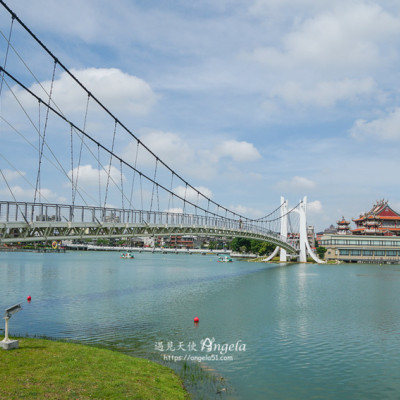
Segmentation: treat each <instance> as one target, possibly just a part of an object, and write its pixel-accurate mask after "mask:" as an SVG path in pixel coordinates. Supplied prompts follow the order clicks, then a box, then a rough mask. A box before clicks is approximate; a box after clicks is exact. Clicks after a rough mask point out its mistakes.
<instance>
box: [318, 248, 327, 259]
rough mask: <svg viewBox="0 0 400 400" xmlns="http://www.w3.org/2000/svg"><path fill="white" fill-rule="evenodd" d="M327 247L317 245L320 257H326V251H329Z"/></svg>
mask: <svg viewBox="0 0 400 400" xmlns="http://www.w3.org/2000/svg"><path fill="white" fill-rule="evenodd" d="M327 250H328V249H327V248H325V247H317V254H318V257H319V258H320V259H321V260H323V259H324V258H325V253H326V252H327Z"/></svg>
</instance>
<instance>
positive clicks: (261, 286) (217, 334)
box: [0, 252, 400, 400]
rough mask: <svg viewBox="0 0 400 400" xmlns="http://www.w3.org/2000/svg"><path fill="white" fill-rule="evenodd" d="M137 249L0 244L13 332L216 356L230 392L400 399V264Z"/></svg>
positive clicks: (156, 354)
mask: <svg viewBox="0 0 400 400" xmlns="http://www.w3.org/2000/svg"><path fill="white" fill-rule="evenodd" d="M135 256H136V258H135V259H134V260H123V259H120V258H119V253H112V252H71V253H66V254H39V253H0V310H1V309H5V308H6V307H8V306H11V305H13V304H15V303H19V302H22V305H23V308H24V309H23V310H22V311H21V312H19V313H17V314H15V315H14V316H13V317H12V319H11V320H10V333H11V334H12V333H18V334H30V335H47V336H55V337H62V338H70V339H74V340H79V341H81V342H85V343H101V344H105V345H107V346H109V347H111V348H115V349H118V350H120V351H124V352H126V353H128V354H133V355H139V356H147V357H152V358H155V359H160V360H162V359H163V358H166V357H172V356H174V357H182V358H183V357H187V358H192V359H193V358H195V357H203V358H205V357H207V358H208V359H207V360H204V364H205V365H206V366H207V367H210V368H211V369H213V370H215V371H216V372H217V373H219V374H221V375H223V376H224V377H225V378H226V379H227V380H228V381H229V383H230V386H231V389H230V391H229V393H228V394H227V395H225V396H224V398H231V399H272V400H275V399H285V400H286V399H307V400H308V399H349V400H350V399H352V400H353V399H399V398H400V379H399V378H400V355H399V354H400V266H378V265H356V264H354V265H339V266H318V265H300V264H295V265H286V266H277V265H272V264H260V263H248V262H244V261H237V260H235V261H234V262H233V263H217V262H216V260H217V258H216V257H215V256H200V255H175V254H168V255H167V254H165V255H163V254H145V253H140V254H139V253H136V254H135ZM28 295H31V296H32V302H31V303H30V304H28V303H27V302H26V297H27V296H28ZM195 316H198V317H199V318H200V323H199V324H197V325H196V324H194V323H193V318H194V317H195ZM203 341H205V342H204V343H203ZM212 341H214V342H213V344H214V346H217V347H216V348H214V349H210V347H209V346H206V344H210V343H211V342H212ZM202 343H203V344H204V346H203V348H202ZM223 345H225V347H224V346H223ZM227 345H231V348H230V349H226V346H227ZM218 346H219V348H218ZM207 350H211V351H207ZM217 357H218V360H216V358H217ZM222 357H225V359H222ZM176 362H182V361H176Z"/></svg>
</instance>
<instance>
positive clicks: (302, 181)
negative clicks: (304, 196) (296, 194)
mask: <svg viewBox="0 0 400 400" xmlns="http://www.w3.org/2000/svg"><path fill="white" fill-rule="evenodd" d="M277 187H278V189H280V190H285V191H300V190H311V189H314V188H315V187H316V184H315V182H313V181H311V180H310V179H307V178H304V177H301V176H294V177H293V178H292V179H291V180H289V181H288V180H282V181H280V182H278V183H277Z"/></svg>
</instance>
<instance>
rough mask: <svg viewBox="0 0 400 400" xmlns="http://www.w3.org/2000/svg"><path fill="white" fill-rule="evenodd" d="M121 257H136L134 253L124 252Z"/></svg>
mask: <svg viewBox="0 0 400 400" xmlns="http://www.w3.org/2000/svg"><path fill="white" fill-rule="evenodd" d="M120 258H129V259H131V258H135V256H134V255H133V254H132V253H122V254H121V257H120Z"/></svg>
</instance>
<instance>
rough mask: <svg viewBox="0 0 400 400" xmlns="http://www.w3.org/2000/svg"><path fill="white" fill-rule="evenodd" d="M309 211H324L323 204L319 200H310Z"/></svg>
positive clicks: (313, 212)
mask: <svg viewBox="0 0 400 400" xmlns="http://www.w3.org/2000/svg"><path fill="white" fill-rule="evenodd" d="M307 211H308V212H310V213H312V214H320V213H322V204H321V202H320V201H319V200H314V201H310V202H309V203H307Z"/></svg>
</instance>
